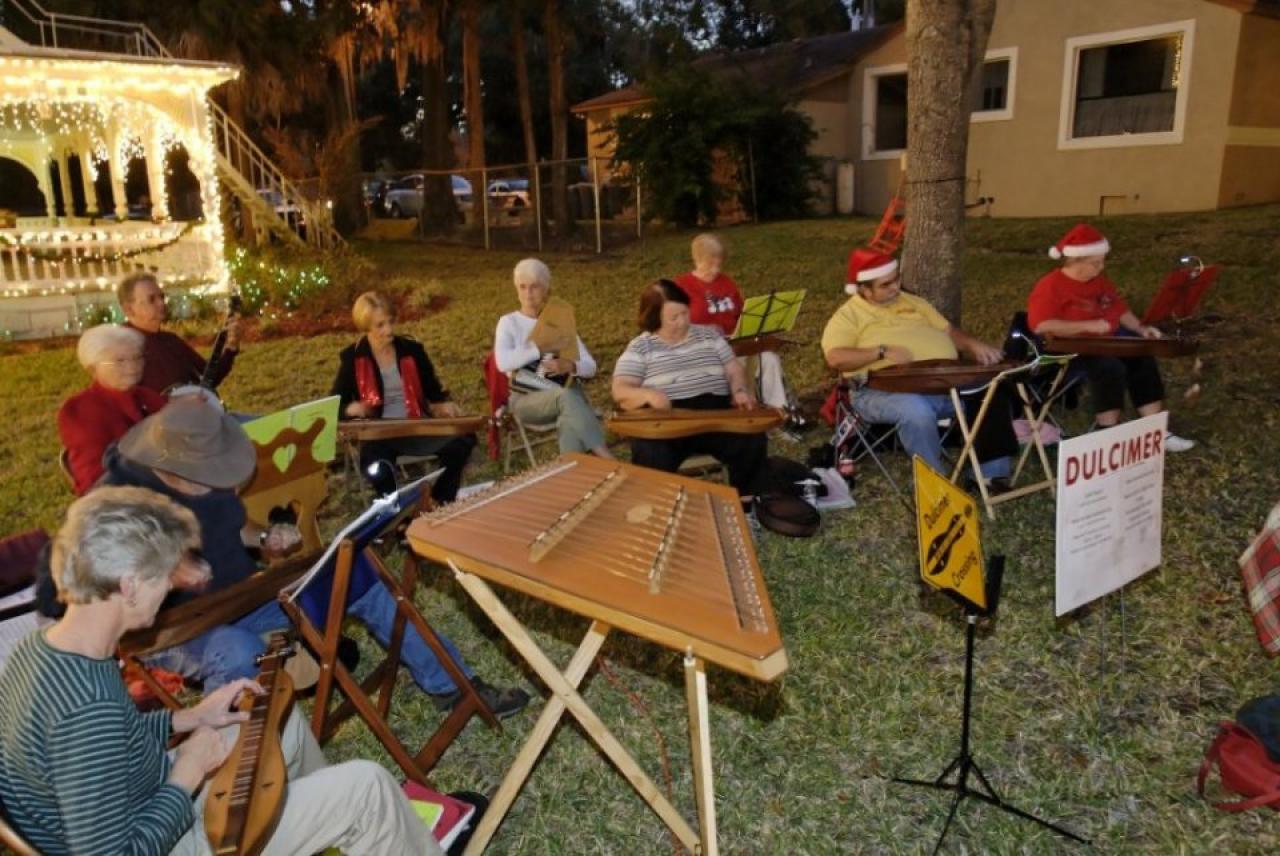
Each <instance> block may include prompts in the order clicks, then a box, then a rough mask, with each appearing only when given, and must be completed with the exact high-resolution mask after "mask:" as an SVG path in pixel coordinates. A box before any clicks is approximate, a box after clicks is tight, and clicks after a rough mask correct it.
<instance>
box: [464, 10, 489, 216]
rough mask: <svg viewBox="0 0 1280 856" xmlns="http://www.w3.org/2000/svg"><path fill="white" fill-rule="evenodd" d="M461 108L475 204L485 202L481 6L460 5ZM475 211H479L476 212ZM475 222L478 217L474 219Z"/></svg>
mask: <svg viewBox="0 0 1280 856" xmlns="http://www.w3.org/2000/svg"><path fill="white" fill-rule="evenodd" d="M461 13H462V107H463V110H465V111H466V115H467V168H468V170H469V172H468V173H467V178H468V179H469V180H470V182H471V198H472V199H473V200H474V201H475V203H474V204H475V205H477V206H479V205H485V204H487V202H488V197H487V193H486V191H487V190H488V188H486V187H485V182H484V176H483V175H482V174H481V173H480V170H481V169H482V168H483V167H484V164H485V160H484V98H483V93H482V85H481V78H480V3H479V0H465V2H464V3H463V4H462V10H461ZM477 211H478V209H477ZM477 220H478V217H477Z"/></svg>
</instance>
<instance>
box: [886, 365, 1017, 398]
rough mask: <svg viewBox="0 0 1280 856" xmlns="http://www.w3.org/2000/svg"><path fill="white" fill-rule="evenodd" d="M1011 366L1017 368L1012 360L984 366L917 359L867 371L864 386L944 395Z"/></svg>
mask: <svg viewBox="0 0 1280 856" xmlns="http://www.w3.org/2000/svg"><path fill="white" fill-rule="evenodd" d="M1013 368H1017V364H1016V363H1010V362H1000V363H994V364H993V365H989V366H984V365H980V364H978V363H971V362H967V361H965V360H917V361H916V362H914V363H902V364H901V365H896V366H889V367H888V368H883V369H878V370H876V371H873V372H871V373H870V374H868V375H867V386H868V387H870V388H871V389H875V390H879V391H880V392H914V393H917V394H919V395H946V394H947V392H948V391H949V390H952V389H963V388H964V387H968V386H978V385H980V384H983V383H986V382H987V381H989V380H991V379H992V378H994V377H995V376H996V375H998V374H1000V373H1001V372H1005V371H1008V370H1009V369H1013Z"/></svg>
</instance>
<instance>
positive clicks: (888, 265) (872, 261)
mask: <svg viewBox="0 0 1280 856" xmlns="http://www.w3.org/2000/svg"><path fill="white" fill-rule="evenodd" d="M897 269H898V260H897V259H895V258H894V257H893V256H890V255H886V254H885V253H878V252H876V251H875V250H868V249H867V248H865V247H859V248H858V249H856V250H854V251H853V252H851V253H849V275H848V278H847V279H846V280H845V284H844V290H845V292H846V293H847V294H857V293H858V285H859V284H860V283H864V282H874V281H875V280H877V279H880V278H881V277H886V276H889V275H890V274H892V273H893V272H895V271H896V270H897Z"/></svg>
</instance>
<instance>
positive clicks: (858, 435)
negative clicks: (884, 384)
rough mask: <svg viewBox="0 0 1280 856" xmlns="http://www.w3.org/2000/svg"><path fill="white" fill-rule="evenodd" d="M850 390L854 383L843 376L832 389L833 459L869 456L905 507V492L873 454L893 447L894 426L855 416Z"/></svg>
mask: <svg viewBox="0 0 1280 856" xmlns="http://www.w3.org/2000/svg"><path fill="white" fill-rule="evenodd" d="M854 392H855V384H854V382H853V381H851V380H848V379H847V378H841V379H840V380H839V381H838V382H837V383H836V386H835V389H834V390H832V397H833V403H834V413H833V421H834V425H835V430H834V432H833V433H832V435H831V446H832V448H834V449H835V459H836V461H837V463H838V462H840V461H842V460H846V459H847V460H850V461H853V462H855V463H856V462H857V461H861V460H862V459H863V458H867V457H870V458H871V460H872V462H873V463H874V464H875V465H876V468H877V469H878V470H880V473H881V474H882V475H883V476H884V477H885V481H887V482H888V483H889V487H891V488H892V489H893V492H894V493H895V494H897V496H898V499H900V500H901V501H902V502H903V504H905V505H906V506H907V508H908V509H909V508H910V507H911V503H910V502H909V501H908V500H907V496H906V494H904V493H903V492H902V489H901V488H899V487H898V482H897V480H895V479H894V477H893V475H892V474H890V472H889V470H888V468H887V467H885V465H884V462H883V461H881V460H880V455H878V454H877V452H879V451H887V450H888V449H891V448H892V447H893V444H894V442H895V439H896V437H897V434H898V429H897V427H896V426H892V425H876V424H873V423H871V422H868V421H867V420H865V419H863V418H862V417H861V416H859V415H858V412H857V411H856V410H854V409H853V395H854Z"/></svg>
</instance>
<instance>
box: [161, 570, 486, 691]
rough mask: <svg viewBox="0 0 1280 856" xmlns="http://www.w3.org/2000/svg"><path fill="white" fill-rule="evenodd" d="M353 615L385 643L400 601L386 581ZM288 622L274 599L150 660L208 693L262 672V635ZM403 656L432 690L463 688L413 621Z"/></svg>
mask: <svg viewBox="0 0 1280 856" xmlns="http://www.w3.org/2000/svg"><path fill="white" fill-rule="evenodd" d="M347 615H350V616H354V617H356V618H358V619H360V621H361V623H362V624H364V626H365V627H366V628H367V629H368V631H369V632H370V633H371V634H372V635H373V637H374V638H375V639H377V640H378V642H379V643H381V644H382V645H384V646H385V645H386V644H387V641H388V640H389V639H390V638H391V624H392V621H393V620H394V619H395V615H396V602H395V600H394V599H393V598H392V597H391V595H390V593H389V592H388V591H387V589H386V587H385V586H383V585H381V584H377V585H374V586H372V587H370V589H369V590H368V591H367V592H365V593H364V595H363V596H361V598H360V599H359V600H357V601H356V602H355V603H353V604H351V605H350V606H348V607H347ZM288 626H289V618H288V616H286V615H285V614H284V610H283V609H281V608H280V604H279V603H277V602H275V601H274V600H273V601H271V602H269V603H265V604H263V605H262V606H260V607H258V608H257V609H255V610H254V611H253V612H250V613H249V614H248V615H245V616H243V617H242V618H239V619H237V620H236V621H234V622H232V623H231V624H227V625H223V626H222V627H215V628H214V629H213V630H210V631H209V632H208V633H205V634H204V635H203V636H197V637H196V638H195V639H192V640H191V641H189V642H186V643H183V644H182V645H177V646H175V647H173V648H168V649H166V650H164V651H160V652H158V653H156V654H153V655H151V656H150V657H147V663H148V664H149V665H153V666H159V667H160V668H162V669H168V670H169V671H172V672H177V673H178V674H180V675H182V676H184V677H188V678H194V679H196V680H199V681H202V682H203V683H204V689H205V692H208V691H209V690H212V689H216V688H217V687H220V686H222V685H223V684H225V683H229V682H231V681H234V680H235V679H236V678H253V677H256V676H257V674H258V666H257V663H256V662H255V658H257V657H258V655H260V654H262V653H263V652H264V651H266V647H267V646H266V645H265V644H264V643H263V641H262V636H263V635H264V634H267V633H271V632H273V631H276V630H284V629H285V628H287V627H288ZM438 635H439V636H440V642H441V643H442V644H443V645H444V647H445V650H446V651H448V652H449V656H451V657H452V658H453V661H454V662H455V663H457V664H458V667H459V668H460V669H462V671H463V674H465V675H466V676H467V677H472V672H471V670H470V669H468V668H467V665H466V663H464V662H463V661H462V654H460V653H458V649H457V647H456V646H455V645H454V644H453V642H451V641H450V640H449V639H448V638H446V637H445V636H444V635H443V634H438ZM400 660H401V662H402V663H404V665H405V666H406V667H407V668H408V669H409V673H410V674H411V675H413V680H414V682H415V683H416V684H417V685H418V686H419V687H421V688H422V689H423V690H425V691H426V692H428V693H431V694H432V695H441V694H444V693H451V692H453V691H454V690H455V689H457V687H455V686H454V683H453V679H452V678H450V677H449V673H448V672H446V671H445V670H444V667H443V666H442V665H440V660H439V659H437V657H436V655H435V653H434V652H433V651H432V650H431V649H430V648H429V647H427V643H426V642H425V641H423V639H422V636H421V635H419V633H418V631H417V629H416V628H415V627H414V626H413V625H412V624H409V625H408V626H407V627H406V628H405V634H404V643H403V644H402V645H401V648H400Z"/></svg>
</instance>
